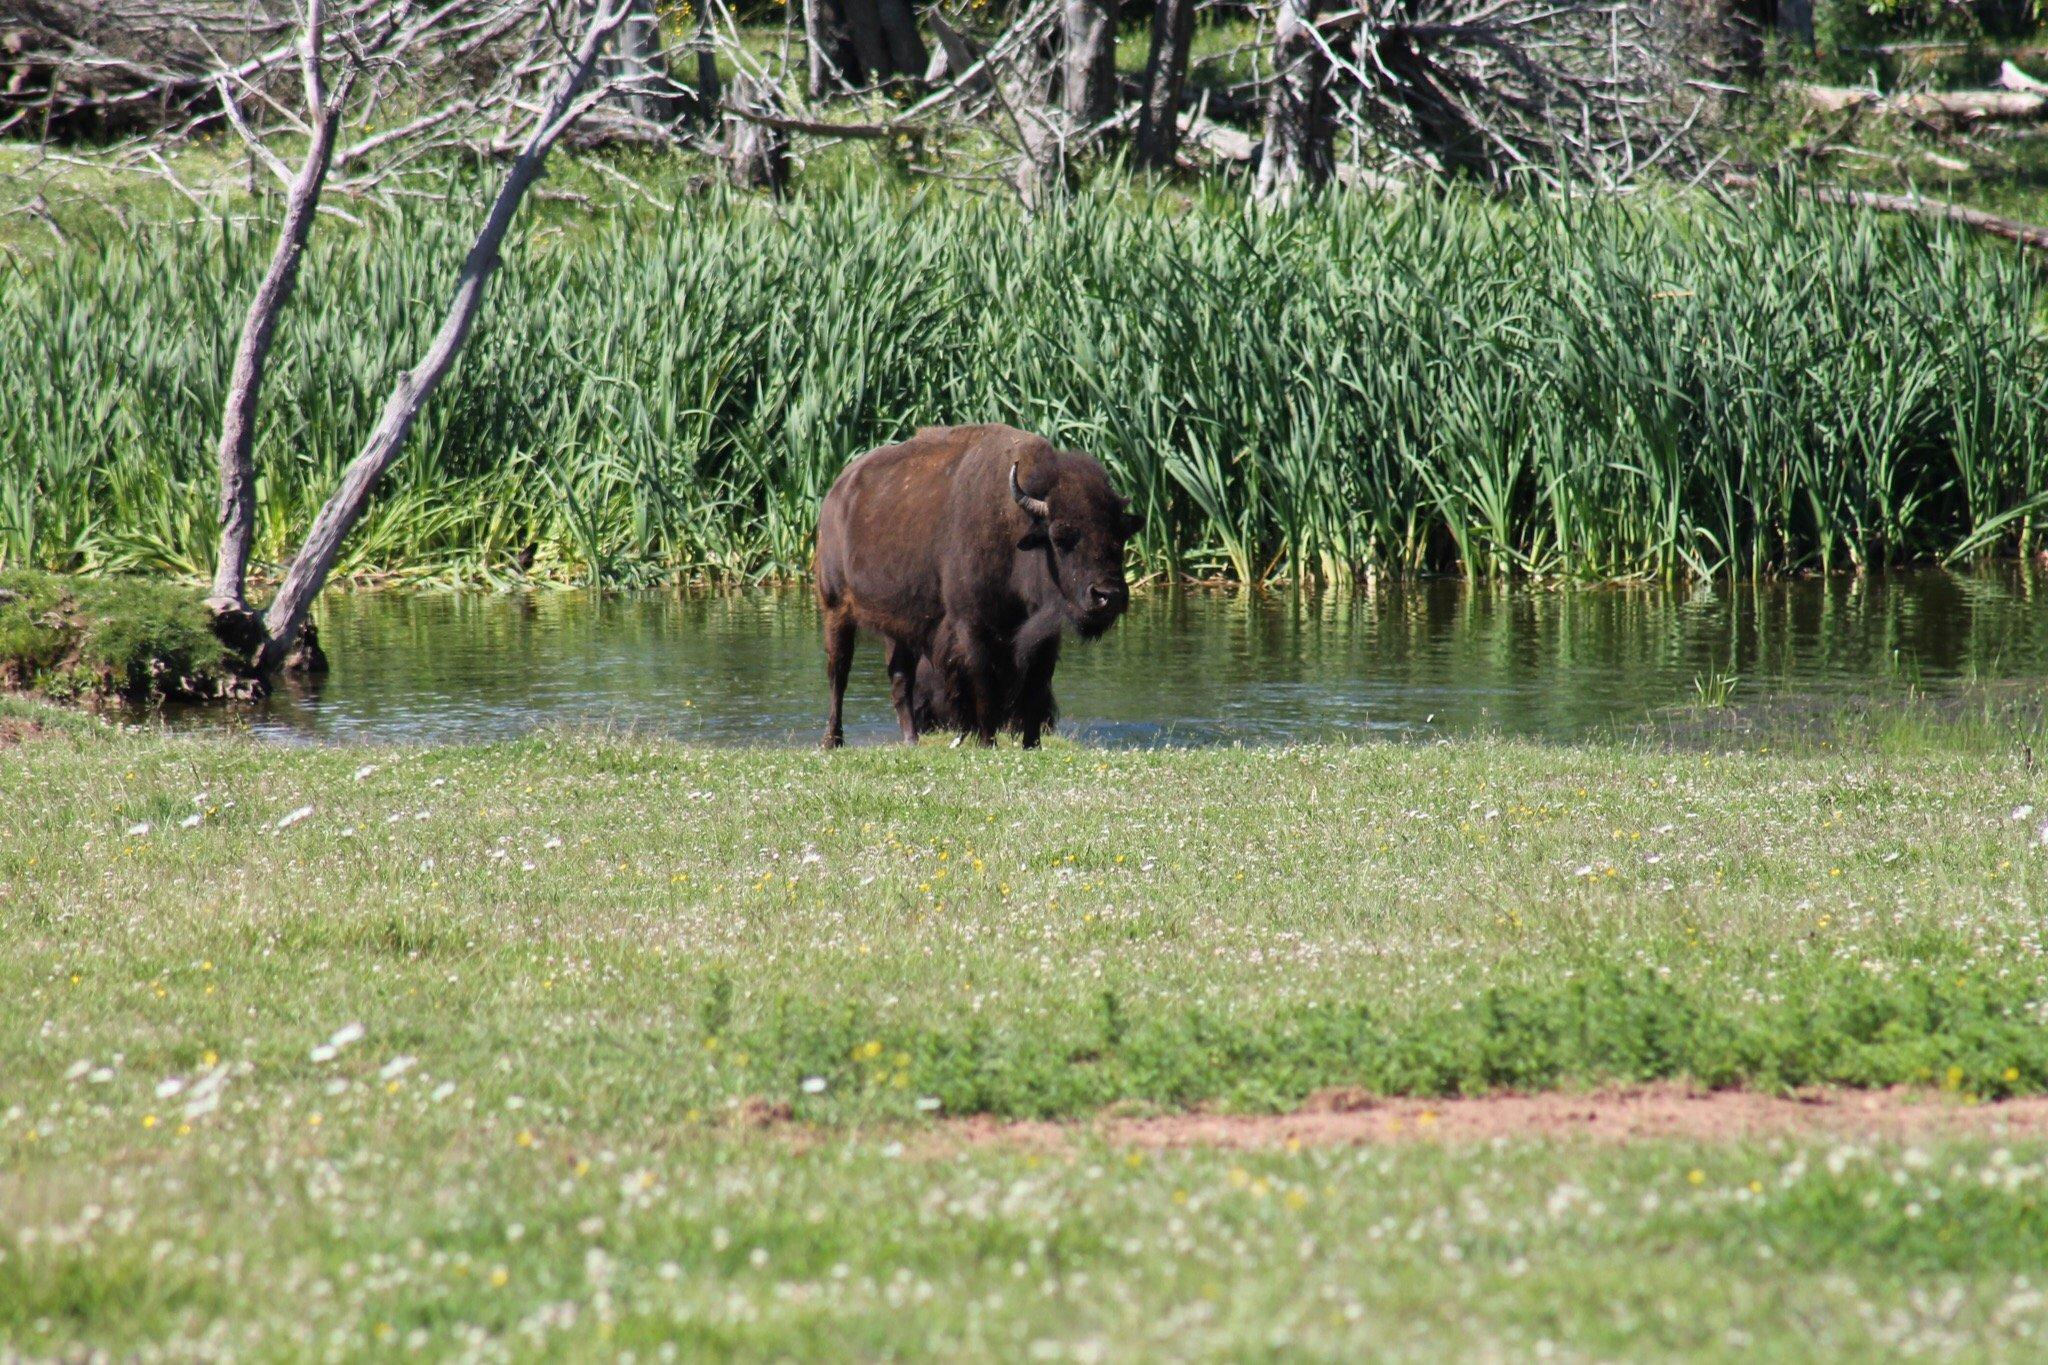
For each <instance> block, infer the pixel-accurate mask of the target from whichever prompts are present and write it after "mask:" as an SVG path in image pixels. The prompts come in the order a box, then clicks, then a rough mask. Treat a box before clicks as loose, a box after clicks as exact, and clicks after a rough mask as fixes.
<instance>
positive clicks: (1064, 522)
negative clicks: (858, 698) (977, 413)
mask: <svg viewBox="0 0 2048 1365" xmlns="http://www.w3.org/2000/svg"><path fill="white" fill-rule="evenodd" d="M1138 524H1139V522H1138V518H1137V517H1135V516H1134V515H1133V514H1132V513H1131V511H1130V510H1129V507H1128V505H1127V504H1126V502H1125V500H1124V499H1123V498H1121V497H1119V496H1118V495H1117V492H1116V490H1115V489H1114V488H1112V487H1110V483H1109V476H1108V475H1107V474H1105V473H1103V470H1102V466H1101V465H1099V464H1097V463H1096V462H1095V461H1094V460H1093V459H1091V458H1089V457H1088V456H1086V455H1082V454H1079V453H1078V452H1075V451H1071V450H1056V449H1054V448H1053V446H1052V444H1051V443H1050V442H1048V441H1046V440H1044V439H1043V438H1041V437H1037V436H1033V435H1031V434H1030V433H1029V432H1023V431H1018V430H1017V429H1016V428H1014V427H1006V426H974V427H927V428H925V429H923V430H921V431H919V432H918V433H917V434H916V435H915V436H913V437H911V438H910V439H909V440H907V441H905V442H903V443H902V444H900V445H893V446H883V447H882V448H881V449H879V450H871V451H869V452H868V453H867V454H865V455H863V456H861V457H860V458H858V459H856V460H854V461H853V462H852V463H851V464H849V465H847V467H846V469H845V470H844V471H843V472H842V473H841V474H840V475H839V478H838V480H837V481H836V482H835V483H834V484H833V485H832V490H831V491H830V492H829V493H827V494H826V495H825V501H824V504H823V506H821V507H820V508H819V510H818V558H817V564H816V569H817V575H816V576H817V585H818V604H819V606H820V607H821V608H823V611H824V618H825V674H826V677H827V678H828V679H829V680H830V682H831V686H832V708H831V713H830V716H829V718H828V719H827V720H826V723H825V747H826V748H828V749H831V748H836V747H838V746H839V745H840V744H841V743H842V742H843V741H844V738H845V733H844V730H843V728H842V726H841V723H840V712H841V708H842V706H843V704H844V702H845V698H846V677H847V673H848V672H849V671H850V670H851V668H852V666H853V641H854V632H855V629H856V628H857V627H865V628H866V629H868V630H871V631H873V632H875V633H876V634H877V635H880V636H882V637H883V638H884V639H885V640H887V641H888V667H889V691H890V697H891V700H893V701H894V703H895V706H896V720H897V723H898V724H899V725H900V726H901V727H902V730H903V738H904V739H905V740H906V741H908V742H910V743H916V742H917V736H918V732H919V730H920V729H924V728H930V727H932V726H935V725H945V726H949V727H951V728H954V729H957V730H959V731H961V732H962V733H963V734H972V735H974V736H975V737H976V738H977V739H978V740H980V741H981V742H982V743H983V744H992V743H994V742H995V736H996V732H997V731H998V730H1001V729H1004V728H1009V729H1014V730H1016V731H1017V732H1018V734H1019V735H1021V736H1022V738H1023V741H1024V746H1025V747H1026V748H1032V747H1035V746H1036V745H1037V743H1038V737H1039V733H1040V731H1042V730H1043V729H1045V728H1046V727H1047V726H1049V725H1050V724H1051V723H1052V719H1053V699H1052V672H1053V668H1054V666H1055V665H1056V664H1057V663H1058V662H1059V653H1060V636H1061V634H1062V633H1063V632H1064V631H1066V630H1068V629H1072V630H1073V631H1075V632H1076V633H1078V634H1079V635H1081V636H1082V638H1084V639H1093V638H1095V637H1096V636H1099V635H1101V634H1102V633H1103V632H1104V631H1106V630H1108V629H1109V628H1110V627H1111V626H1112V625H1114V624H1115V623H1116V619H1117V617H1119V616H1121V615H1122V614H1123V612H1124V609H1125V608H1126V607H1127V606H1129V605H1130V589H1129V587H1128V586H1127V585H1126V583H1125V582H1124V545H1125V542H1127V541H1128V540H1129V539H1130V537H1131V535H1132V534H1133V533H1134V532H1135V531H1136V530H1137V528H1138Z"/></svg>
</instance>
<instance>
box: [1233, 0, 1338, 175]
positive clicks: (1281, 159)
mask: <svg viewBox="0 0 2048 1365" xmlns="http://www.w3.org/2000/svg"><path fill="white" fill-rule="evenodd" d="M1320 8H1321V0H1280V14H1279V17H1278V18H1277V19H1276V20H1275V21H1274V26H1273V85H1272V90H1271V92H1270V93H1269V94H1268V95H1267V97H1266V150H1265V155H1264V156H1263V157H1262V158H1261V159H1260V161H1259V174H1258V179H1257V181H1256V182H1255V184H1254V186H1253V191H1252V192H1253V195H1254V197H1256V198H1257V199H1259V200H1261V201H1262V202H1268V203H1283V202H1285V201H1286V200H1288V199H1290V198H1292V197H1293V195H1294V194H1295V193H1296V192H1297V191H1298V190H1304V189H1306V190H1313V189H1315V188H1316V187H1317V186H1319V185H1322V184H1324V183H1325V182H1326V181H1328V180H1329V179H1330V177H1331V175H1333V174H1334V173H1335V171H1336V164H1337V163H1336V155H1335V140H1336V120H1335V118H1334V117H1333V114H1332V105H1331V99H1330V49H1329V44H1328V43H1327V41H1326V40H1325V39H1324V38H1323V36H1322V35H1321V34H1320V33H1318V32H1317V31H1316V16H1317V14H1318V11H1319V10H1320Z"/></svg>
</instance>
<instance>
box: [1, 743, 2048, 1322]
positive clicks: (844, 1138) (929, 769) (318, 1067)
mask: <svg viewBox="0 0 2048 1365" xmlns="http://www.w3.org/2000/svg"><path fill="white" fill-rule="evenodd" d="M8 714H9V715H11V716H12V717H13V719H11V720H8V721H6V722H5V726H6V732H5V734H0V744H4V745H5V746H6V747H0V780H4V783H5V786H6V788H7V790H8V792H9V794H10V795H9V800H8V801H7V802H6V803H5V804H4V805H0V1002H4V1003H0V1030H4V1032H5V1035H6V1036H7V1037H8V1038H9V1039H10V1040H12V1041H11V1042H10V1044H9V1046H8V1049H7V1056H6V1061H5V1066H4V1070H0V1348H4V1349H6V1350H9V1351H18V1352H20V1353H23V1354H27V1355H63V1354H67V1353H72V1352H77V1351H80V1350H83V1349H85V1348H88V1347H99V1348H105V1349H106V1350H109V1351H112V1352H114V1353H116V1354H127V1353H131V1352H141V1351H144V1350H151V1351H161V1352H163V1353H165V1354H171V1355H194V1354H208V1355H213V1354H222V1353H227V1352H233V1353H235V1354H238V1355H246V1356H254V1357H283V1356H301V1355H305V1354H313V1353H319V1354H331V1355H335V1356H341V1357H349V1356H371V1355H378V1354H382V1353H383V1352H385V1351H386V1350H388V1349H389V1348H391V1347H392V1346H394V1345H406V1344H409V1345H412V1346H414V1347H417V1348H419V1349H421V1350H424V1351H426V1352H429V1353H432V1354H437V1355H438V1354H452V1353H467V1354H473V1355H482V1356H517V1357H532V1356H560V1357H583V1356H590V1355H597V1354H607V1353H610V1352H613V1351H619V1350H628V1349H630V1350H633V1351H635V1352H637V1353H639V1355H640V1357H641V1358H647V1357H648V1356H654V1355H658V1354H659V1352H660V1351H661V1349H662V1348H663V1347H664V1344H665V1343H666V1344H668V1345H669V1346H672V1347H673V1348H675V1349H678V1350H680V1351H681V1352H682V1353H683V1354H684V1355H685V1356H694V1355H699V1354H715V1355H738V1356H745V1357H761V1356H790V1355H800V1356H801V1355H809V1356H816V1355H823V1354H846V1353H853V1354H859V1355H865V1356H878V1355H915V1356H923V1355H941V1356H952V1357H958V1356H960V1355H963V1354H974V1355H983V1354H987V1355H995V1356H1000V1357H1004V1358H1020V1359H1022V1358H1112V1357H1128V1356H1129V1355H1131V1354H1132V1353H1134V1352H1143V1351H1147V1350H1150V1351H1153V1352H1161V1351H1168V1350H1170V1351H1172V1352H1173V1353H1175V1354H1193V1355H1207V1356H1222V1357H1231V1358H1255V1357H1263V1356H1267V1355H1273V1354H1282V1353H1308V1354H1314V1355H1323V1356H1333V1357H1334V1356H1345V1357H1350V1358H1356V1357H1357V1356H1358V1355H1359V1354H1360V1353H1362V1352H1381V1353H1386V1354H1390V1355H1397V1356H1430V1357H1435V1356H1441V1355H1443V1354H1446V1353H1462V1354H1478V1355H1491V1356H1528V1355H1531V1354H1534V1353H1536V1352H1538V1351H1539V1350H1541V1349H1543V1344H1544V1343H1545V1342H1548V1343H1549V1344H1550V1345H1551V1346H1552V1347H1554V1348H1556V1349H1557V1350H1558V1351H1559V1352H1561V1353H1562V1354H1563V1355H1565V1356H1568V1357H1569V1356H1604V1357H1613V1356H1616V1355H1631V1356H1637V1357H1640V1356H1642V1355H1645V1354H1684V1355H1695V1356H1707V1357H1713V1356H1720V1355H1735V1354H1742V1353H1761V1354H1765V1355H1802V1356H1803V1355H1810V1354H1812V1353H1814V1352H1816V1351H1818V1352H1821V1353H1824V1354H1829V1355H1835V1356H1843V1357H1848V1356H1868V1355H1870V1354H1874V1353H1878V1352H1899V1351H1919V1352H1924V1353H1936V1352H1955V1351H1962V1352H1964V1353H1966V1354H1971V1355H1979V1356H1999V1355H2005V1356H2010V1357H2014V1358H2018V1357H2024V1356H2027V1355H2030V1354H2033V1353H2034V1352H2035V1351H2037V1350H2038V1344H2037V1342H2036V1341H2035V1337H2036V1335H2037V1334H2038V1333H2039V1332H2040V1331H2042V1330H2043V1329H2044V1328H2048V1299H2044V1298H2043V1296H2042V1292H2041V1277H2042V1275H2043V1274H2044V1273H2048V1264H2044V1257H2043V1253H2042V1250H2041V1248H2042V1247H2043V1245H2048V1242H2044V1240H2043V1238H2044V1234H2048V1211H2044V1209H2043V1207H2042V1205H2041V1203H2040V1199H2039V1193H2040V1190H2041V1187H2042V1186H2041V1182H2042V1180H2043V1178H2044V1175H2048V1146H2044V1145H2043V1144H2041V1143H2039V1142H2038V1141H2031V1140H2015V1141H2011V1142H2007V1143H2005V1144H2004V1145H1998V1144H1995V1143H1993V1142H1992V1141H1990V1140H1989V1139H1986V1138H1981V1137H1979V1138H1970V1137H1960V1136H1946V1137H1940V1138H1938V1140H1929V1141H1926V1142H1923V1143H1921V1144H1920V1145H1918V1146H1906V1145H1901V1144H1900V1143H1897V1142H1872V1143H1853V1142H1843V1141H1840V1140H1838V1139H1822V1138H1820V1137H1818V1136H1811V1137H1804V1138H1802V1137H1784V1138H1778V1139H1773V1140H1772V1141H1770V1142H1762V1141H1745V1142H1734V1143H1723V1144H1714V1145H1707V1144H1702V1143H1699V1142H1694V1141H1650V1142H1639V1143H1634V1144H1629V1145H1616V1146H1591V1145H1584V1144H1575V1143H1570V1142H1551V1141H1519V1140H1512V1139H1510V1140H1504V1141H1501V1142H1495V1143H1487V1144H1476V1145H1462V1146H1460V1145H1452V1146H1435V1145H1414V1146H1397V1147H1384V1146H1378V1147H1357V1148H1343V1149H1313V1148H1304V1149H1302V1150H1298V1151H1291V1150H1286V1149H1284V1148H1274V1149H1273V1150H1268V1151H1255V1152H1234V1153H1233V1152H1227V1151H1217V1150H1207V1149H1198V1150H1193V1151H1186V1152H1137V1151H1133V1150H1129V1149H1125V1148H1122V1147H1118V1146H1115V1145H1113V1144H1111V1143H1108V1142H1106V1141H1105V1140H1103V1139H1101V1138H1093V1137H1088V1136H1085V1135H1081V1136H1077V1137H1076V1138H1075V1139H1074V1141H1073V1142H1072V1143H1070V1144H1068V1145H1066V1146H1065V1147H1063V1148H1060V1149H1058V1150H1053V1151H1043V1150H1034V1149H1029V1148H1026V1147H1024V1146H1020V1145H1010V1144H1006V1143H1004V1142H1003V1141H1001V1140H1000V1139H999V1140H997V1141H996V1142H994V1143H992V1144H969V1143H967V1142H965V1141H964V1140H956V1139H955V1137H953V1136H952V1135H953V1134H955V1133H956V1132H957V1130H955V1129H954V1128H952V1127H951V1126H950V1124H949V1122H948V1120H949V1119H951V1118H953V1117H956V1116H961V1115H969V1114H984V1115H995V1116H1044V1115H1050V1116H1075V1117H1085V1116H1088V1115H1091V1114H1095V1113H1098V1112H1100V1111H1101V1110H1103V1109H1104V1108H1105V1107H1110V1106H1114V1107H1115V1108H1117V1109H1119V1110H1120V1111H1124V1112H1155V1111H1156V1112H1172V1111H1180V1110H1186V1109H1190V1108H1193V1107H1197V1106H1211V1107H1221V1108H1225V1109H1238V1110H1267V1109H1283V1108H1286V1107H1289V1106H1292V1105H1294V1104H1296V1103H1297V1102H1299V1101H1300V1100H1301V1099H1302V1098H1303V1097H1304V1096H1306V1095H1308V1094H1309V1093H1311V1092H1312V1091H1314V1090H1316V1089H1318V1088H1321V1087H1326V1086H1332V1085H1349V1086H1361V1087H1364V1088H1367V1089H1375V1090H1383V1091H1398V1092H1409V1093H1427V1094H1438V1093H1457V1092H1480V1091H1486V1090H1489V1089H1498V1088H1519V1089H1529V1088H1543V1087H1557V1086H1563V1087H1576V1086H1580V1085H1585V1084H1590V1083H1595V1082H1600V1081H1604V1080H1641V1079H1653V1078H1660V1077H1684V1078H1689V1079H1692V1080H1695V1081H1700V1082H1705V1083H1709V1084H1744V1085H1750V1086H1757V1087H1764V1088H1771V1087H1779V1086H1789V1085H1799V1084H1805V1083H1810V1082H1836V1083H1845V1084H1851V1085H1879V1084H1889V1083H1894V1082H1900V1083H1906V1084H1914V1085H1920V1086H1924V1087H1927V1088H1929V1089H1930V1090H1933V1091H1936V1092H1940V1091H1949V1092H1954V1093H1953V1094H1951V1095H1949V1096H1947V1097H1946V1100H1947V1102H1949V1103H1952V1104H1967V1103H1973V1102H1977V1101H1981V1100H1989V1099H1992V1098H1995V1097H1997V1096H1999V1095H2003V1094H2007V1093H2012V1092H2038V1091H2042V1090H2048V1038H2044V1037H2043V1030H2042V1029H2041V1028H2040V1017H2041V1010H2042V1007H2043V1004H2042V1002H2043V1001H2044V999H2048V987H2044V982H2048V964H2044V959H2043V955H2042V953H2043V950H2042V941H2041V935H2040V928H2039V925H2040V907H2041V905H2042V903H2043V894H2042V893H2043V890H2044V885H2048V848H2044V847H2043V838H2044V835H2043V832H2042V828H2041V825H2042V819H2043V816H2044V815H2048V779H2043V778H2042V777H2041V776H2039V775H2036V774H2034V773H2032V772H2030V771H2029V769H2028V768H2027V766H2026V765H2025V764H2024V763H2023V762H2022V761H2021V760H2020V759H2019V758H2018V757H2016V756H2015V755H2016V751H2015V750H2014V749H2012V748H2010V747H2008V746H2005V745H2002V744H2000V743H1997V742H1995V741H1987V740H1985V739H1984V738H1982V737H1981V736H1976V737H1965V736H1962V735H1961V734H1960V733H1957V734H1953V735H1945V734H1943V733H1940V732H1929V731H1921V732H1919V733H1918V735H1917V736H1916V737H1908V738H1901V737H1900V735H1899V734H1898V733H1892V734H1889V735H1886V734H1880V733H1878V732H1876V731H1872V732H1870V733H1869V734H1866V735H1864V736H1862V737H1860V738H1857V737H1851V738H1849V739H1848V740H1846V741H1845V742H1842V743H1838V744H1835V745H1833V746H1831V747H1823V746H1821V745H1820V744H1818V743H1814V744H1811V745H1808V746H1806V747H1802V748H1799V749H1796V750H1777V749H1773V750H1771V751H1768V752H1759V751H1758V749H1759V748H1760V747H1764V746H1753V747H1751V748H1750V749H1749V750H1748V751H1747V752H1734V751H1728V750H1724V751H1719V752H1699V751H1677V750H1668V749H1662V748H1657V747H1652V746H1647V745H1640V746H1631V745H1622V744H1604V745H1588V746H1580V747H1546V746H1539V745H1533V744H1521V743H1509V742H1499V741H1485V740H1473V741H1465V742H1459V743H1454V744H1449V745H1440V746H1433V747H1420V746H1415V747H1409V746H1393V745H1388V746H1373V747H1360V748H1330V747H1322V748H1286V749H1264V750H1242V751H1231V750H1210V751H1197V752H1181V753H1167V754H1144V753H1106V752H1096V751H1091V750H1085V749H1079V748H1075V747H1071V746H1054V747H1053V748H1050V749H1048V750H1046V751H1042V752H1039V753H1036V754H1027V753H1024V752H1022V751H1020V750H1017V749H1014V748H1003V749H999V750H997V751H995V752H993V753H981V752H974V751H971V750H959V751H954V750H948V749H945V748H942V747H935V746H927V747H923V748H920V749H918V750H915V751H900V750H894V749H890V750H874V751H851V752H845V753H841V754H838V755H835V756H831V757H825V756H821V755H817V754H812V753H805V752H791V751H769V750H746V751H713V750H704V749H693V748H688V747H681V746H677V745H674V744H670V743H667V742H661V741H653V740H647V739H639V738H633V737H623V736H581V735H554V736H544V737H536V738H534V739H531V740H528V741H524V742H521V743H517V744H510V745H502V746H494V747H488V748H439V749H428V750H417V751H413V750H392V749H378V750H371V749H340V748H322V749H284V748H279V747H270V746H265V745H262V744H258V743H256V742H253V741H243V740H238V739H232V738H217V737H216V738H192V737H176V736H165V735H162V734H159V733H155V732H141V733H131V734H123V735H111V734H109V733H107V732H104V731H102V730H101V729H99V728H98V727H97V726H96V725H93V724H90V723H86V722H80V721H74V720H69V719H65V718H59V717H57V716H56V715H55V714H54V713H49V712H40V711H27V710H23V709H20V708H16V709H15V710H14V711H12V712H9V713H8ZM31 721H32V722H33V724H34V726H35V727H36V728H35V730H34V731H33V732H31V733H26V734H24V733H23V730H24V725H25V724H26V723H28V722H31ZM2023 808H2042V811H2041V813H2036V811H2035V810H2034V809H2024V810H2023ZM785 1105H786V1106H788V1119H787V1121H784V1122H779V1123H777V1124H775V1125H773V1126H772V1127H769V1128H766V1129H762V1128H757V1127H753V1126H749V1124H748V1123H746V1122H744V1121H743V1119H744V1116H746V1115H749V1114H755V1115H758V1114H762V1113H768V1112H774V1111H775V1110H776V1109H778V1108H779V1107H780V1106H785Z"/></svg>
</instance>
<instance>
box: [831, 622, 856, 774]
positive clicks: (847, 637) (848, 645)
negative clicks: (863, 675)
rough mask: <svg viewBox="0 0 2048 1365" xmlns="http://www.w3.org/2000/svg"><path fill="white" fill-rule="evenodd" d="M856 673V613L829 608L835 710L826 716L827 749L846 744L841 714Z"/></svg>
mask: <svg viewBox="0 0 2048 1365" xmlns="http://www.w3.org/2000/svg"><path fill="white" fill-rule="evenodd" d="M851 672H853V613H852V612H850V611H847V610H846V609H845V608H843V607H827V608H826V609H825V679H826V681H827V682H829V683H830V684H831V685H832V710H831V712H830V713H829V714H827V716H826V717H825V747H826V748H827V749H836V748H838V747H839V746H840V745H842V744H844V743H845V742H846V729H845V727H844V726H843V725H842V724H841V723H840V711H841V710H842V709H843V708H844V706H845V705H846V678H847V675H848V674H850V673H851Z"/></svg>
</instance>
